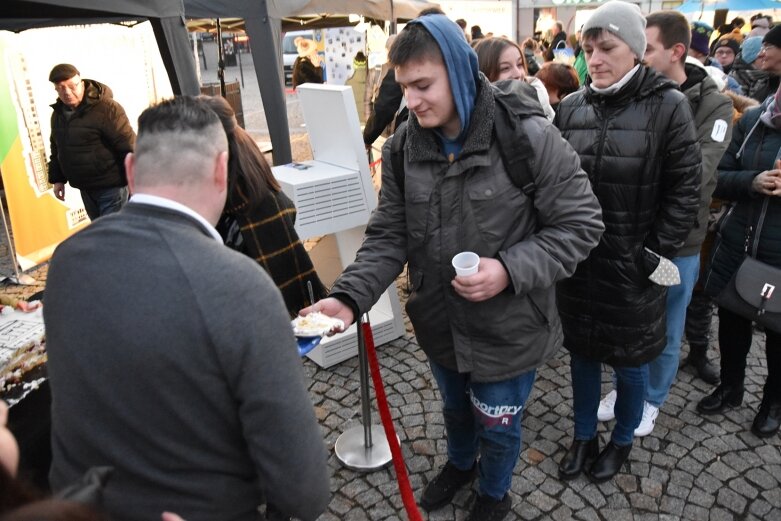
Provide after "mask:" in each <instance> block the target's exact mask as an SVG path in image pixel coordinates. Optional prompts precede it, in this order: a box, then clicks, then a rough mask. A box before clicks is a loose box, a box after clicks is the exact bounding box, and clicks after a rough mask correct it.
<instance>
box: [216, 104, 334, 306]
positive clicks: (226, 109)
mask: <svg viewBox="0 0 781 521" xmlns="http://www.w3.org/2000/svg"><path fill="white" fill-rule="evenodd" d="M203 99H204V100H205V101H206V102H207V103H208V105H209V107H211V109H212V110H213V111H214V112H215V113H216V114H217V115H218V116H219V118H220V121H221V122H222V126H223V128H224V129H225V133H226V134H227V135H228V154H229V159H228V197H227V201H226V202H225V209H224V210H223V212H222V216H221V217H220V221H219V222H218V223H217V231H218V232H220V235H221V236H222V238H223V240H224V241H225V244H226V245H227V246H229V247H231V248H232V249H234V250H236V251H239V252H241V253H243V254H245V255H247V256H249V257H252V258H253V259H255V261H257V263H258V264H260V265H261V266H262V267H263V269H265V270H266V272H267V273H268V274H269V275H270V276H271V278H272V279H273V280H274V283H275V284H276V285H277V287H278V288H279V290H280V291H281V292H282V297H283V298H284V299H285V305H286V306H287V309H288V312H289V313H290V316H291V317H292V316H296V315H297V314H298V310H299V309H302V308H305V307H307V306H309V305H311V304H313V302H310V298H309V294H308V290H307V283H308V282H309V283H311V285H312V290H313V292H314V298H315V300H319V299H321V298H323V297H325V295H327V293H328V291H327V290H326V288H325V286H323V283H322V282H321V281H320V278H319V277H318V276H317V272H316V271H315V268H314V265H313V264H312V260H311V259H310V258H309V254H308V253H307V251H306V249H304V245H303V244H302V243H301V240H300V239H299V237H298V233H296V230H295V228H294V225H295V220H296V208H295V206H294V205H293V202H292V201H291V200H290V198H289V197H288V196H286V195H285V193H284V192H282V188H281V187H280V186H279V183H278V182H277V180H276V179H275V178H274V175H273V173H272V172H271V167H270V166H269V164H268V162H267V161H266V159H265V158H264V157H263V153H262V152H261V151H260V149H259V148H258V145H257V144H256V143H255V141H254V140H253V139H252V136H250V135H249V134H248V133H247V131H246V130H244V129H243V128H241V127H240V126H239V125H238V123H237V122H236V117H235V114H234V112H233V109H232V108H231V106H230V105H229V104H228V102H227V101H226V100H225V98H222V97H218V96H214V97H212V96H203Z"/></svg>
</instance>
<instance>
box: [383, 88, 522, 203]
mask: <svg viewBox="0 0 781 521" xmlns="http://www.w3.org/2000/svg"><path fill="white" fill-rule="evenodd" d="M495 99H496V109H497V110H496V111H495V115H494V138H495V139H496V140H497V142H498V144H499V152H500V154H501V156H502V163H503V164H504V169H505V170H506V171H507V174H508V176H509V177H510V180H511V181H512V182H513V184H514V185H515V186H517V187H518V188H520V189H521V190H522V191H523V193H524V194H525V195H526V197H528V198H529V199H532V200H534V193H535V192H536V191H537V186H536V185H535V184H534V177H533V174H532V173H533V172H534V155H533V149H532V146H531V141H530V140H529V136H528V135H527V134H526V132H524V131H523V130H522V129H521V128H520V124H519V122H518V116H517V115H515V114H512V113H511V111H510V109H509V108H508V107H507V106H506V105H505V104H504V102H503V101H501V99H500V98H495ZM406 142H407V122H406V121H405V122H403V123H402V124H401V125H399V128H398V129H396V132H394V133H393V136H391V166H392V167H393V177H394V178H395V179H396V184H397V185H398V186H399V190H401V193H402V194H403V193H404V178H405V172H404V144H405V143H406Z"/></svg>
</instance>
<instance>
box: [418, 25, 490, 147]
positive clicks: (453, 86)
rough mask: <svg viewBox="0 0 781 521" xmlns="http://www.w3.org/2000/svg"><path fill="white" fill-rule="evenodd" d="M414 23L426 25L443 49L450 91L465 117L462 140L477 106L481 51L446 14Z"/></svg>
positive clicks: (463, 117) (462, 121)
mask: <svg viewBox="0 0 781 521" xmlns="http://www.w3.org/2000/svg"><path fill="white" fill-rule="evenodd" d="M410 23H419V24H421V25H423V27H425V28H426V30H427V31H428V32H429V33H431V36H433V37H434V39H435V40H436V41H437V44H438V45H439V49H440V50H441V51H442V57H443V58H444V60H445V68H446V69H447V75H448V79H449V80H450V91H451V92H452V93H453V101H455V104H456V110H457V111H458V118H459V119H460V120H461V132H460V133H459V140H460V139H462V138H463V137H464V135H465V134H466V129H468V128H469V119H470V117H471V116H472V110H473V109H474V107H475V97H476V96H477V85H478V82H479V72H480V69H479V67H478V66H477V54H475V51H474V50H473V49H472V47H471V46H470V45H469V44H468V43H467V42H466V38H464V32H463V31H462V30H461V28H460V27H459V26H458V25H456V24H455V22H453V21H452V20H450V18H448V17H447V16H445V15H441V14H429V15H426V16H421V17H420V18H416V19H415V20H412V21H411V22H410Z"/></svg>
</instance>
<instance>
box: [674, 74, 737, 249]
mask: <svg viewBox="0 0 781 521" xmlns="http://www.w3.org/2000/svg"><path fill="white" fill-rule="evenodd" d="M686 77H687V80H686V82H685V83H684V84H683V85H681V90H682V91H683V93H684V94H686V98H687V99H688V100H689V104H690V105H691V108H692V112H693V113H694V126H695V127H696V129H697V141H698V142H699V144H700V151H701V152H702V182H701V184H700V209H699V213H698V214H697V223H696V224H695V225H694V228H693V229H692V231H691V232H689V236H688V237H686V241H685V242H684V243H683V246H682V247H681V249H680V250H678V253H676V256H677V257H689V256H691V255H696V254H697V253H699V252H700V247H701V246H702V241H704V240H705V233H706V232H707V231H708V218H709V217H710V202H711V198H712V196H713V191H714V190H715V189H716V177H717V176H716V167H717V166H719V161H721V156H723V155H724V152H725V151H726V150H727V146H728V145H729V142H730V139H732V100H730V98H728V97H727V96H725V95H724V94H721V93H720V92H719V88H718V85H716V82H715V81H713V78H711V77H710V76H709V75H708V73H707V71H705V69H703V68H702V67H698V66H697V65H692V64H686Z"/></svg>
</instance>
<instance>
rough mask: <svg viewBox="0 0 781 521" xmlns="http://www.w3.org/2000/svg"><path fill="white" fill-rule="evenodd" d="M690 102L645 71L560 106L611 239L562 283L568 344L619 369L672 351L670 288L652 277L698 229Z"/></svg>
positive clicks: (696, 152)
mask: <svg viewBox="0 0 781 521" xmlns="http://www.w3.org/2000/svg"><path fill="white" fill-rule="evenodd" d="M693 120H694V118H693V116H692V112H691V108H690V106H689V102H688V101H687V99H686V97H685V96H684V95H683V94H682V93H681V92H680V91H679V90H678V88H677V86H676V84H675V83H673V82H672V81H671V80H668V79H666V78H665V77H663V76H661V75H659V74H658V73H656V72H654V71H653V70H652V69H649V68H647V67H642V66H641V67H640V68H639V69H638V71H637V72H636V73H635V75H634V76H633V77H632V79H631V80H630V81H629V83H627V84H626V85H624V86H623V87H622V88H621V89H620V90H619V91H618V92H616V93H614V94H612V95H607V96H605V95H600V94H597V93H596V92H595V91H593V90H592V89H591V87H590V85H589V86H586V87H584V88H582V89H581V90H579V91H577V92H575V93H573V94H571V95H569V96H567V97H566V98H565V99H564V100H563V101H562V103H561V105H559V110H558V112H557V114H556V120H555V121H554V123H556V124H557V126H558V127H559V129H560V130H561V133H562V135H563V136H564V137H565V138H566V139H567V140H568V141H569V142H570V144H571V145H572V146H573V147H574V148H575V150H576V151H577V152H578V154H579V155H580V160H581V165H582V167H583V169H584V170H585V171H586V173H587V174H588V176H589V179H590V181H591V185H592V187H593V189H594V193H595V194H596V195H597V198H598V199H599V202H600V204H601V205H602V216H603V219H604V222H605V233H604V235H603V236H602V239H601V241H600V243H599V245H598V246H597V247H596V248H595V249H594V250H592V251H591V254H590V255H589V257H588V258H587V259H586V260H585V261H583V262H581V263H580V265H578V268H577V270H576V272H575V274H574V275H573V276H572V277H571V278H570V279H567V280H564V281H562V282H560V283H559V284H558V288H557V289H558V291H557V298H558V306H559V313H560V314H561V319H562V324H563V327H564V346H565V347H566V348H567V349H568V350H570V351H571V352H576V353H578V354H579V355H581V356H584V357H588V358H590V359H593V360H599V361H603V362H606V363H609V364H611V365H615V366H639V365H642V364H644V363H647V362H649V361H651V360H653V359H654V358H655V357H656V356H657V355H658V354H659V353H660V352H661V351H662V349H664V345H665V296H666V291H665V289H664V288H662V287H660V286H657V285H655V284H654V283H652V282H651V281H649V280H648V276H649V275H650V274H651V273H652V272H653V271H654V269H655V268H656V266H657V264H658V259H657V258H656V257H654V256H653V255H651V254H649V253H647V252H645V251H644V248H648V249H650V250H652V251H654V252H657V253H659V254H660V255H663V256H665V257H667V258H672V257H674V256H675V253H676V251H677V250H678V248H680V247H681V245H682V244H683V241H684V239H685V238H686V236H687V234H688V233H689V231H690V230H691V229H692V227H693V226H694V223H695V220H696V217H697V208H698V205H699V185H700V162H701V155H700V149H699V145H698V143H697V135H696V130H695V128H694V125H693Z"/></svg>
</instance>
